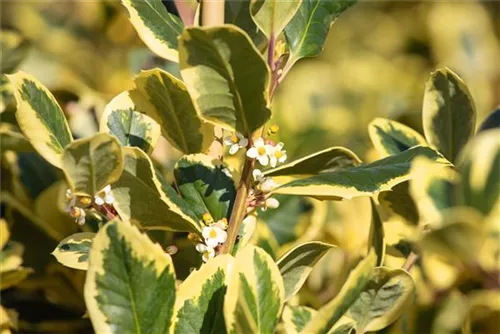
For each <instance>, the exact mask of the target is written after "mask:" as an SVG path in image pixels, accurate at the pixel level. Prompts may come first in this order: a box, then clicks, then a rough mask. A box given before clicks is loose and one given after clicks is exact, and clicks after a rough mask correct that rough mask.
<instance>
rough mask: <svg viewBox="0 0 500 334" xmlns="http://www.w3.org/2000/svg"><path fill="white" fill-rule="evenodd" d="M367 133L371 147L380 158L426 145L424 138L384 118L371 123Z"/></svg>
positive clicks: (404, 126)
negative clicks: (373, 147)
mask: <svg viewBox="0 0 500 334" xmlns="http://www.w3.org/2000/svg"><path fill="white" fill-rule="evenodd" d="M368 133H369V134H370V139H371V141H372V143H373V146H375V149H376V150H377V152H378V154H379V155H380V156H381V157H382V158H384V157H386V156H389V155H393V154H397V153H400V152H404V151H406V150H407V149H409V148H412V147H413V146H418V145H423V146H425V145H427V142H426V141H425V138H424V137H423V136H422V135H421V134H420V133H418V132H417V131H415V130H413V129H412V128H410V127H408V126H406V125H404V124H401V123H399V122H396V121H391V120H389V119H385V118H375V119H374V120H373V121H371V123H370V124H369V125H368Z"/></svg>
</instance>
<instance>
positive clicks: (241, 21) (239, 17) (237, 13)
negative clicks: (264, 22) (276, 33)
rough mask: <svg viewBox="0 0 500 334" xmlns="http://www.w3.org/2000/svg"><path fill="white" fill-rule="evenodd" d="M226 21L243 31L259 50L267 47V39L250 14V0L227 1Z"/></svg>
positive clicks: (225, 3)
mask: <svg viewBox="0 0 500 334" xmlns="http://www.w3.org/2000/svg"><path fill="white" fill-rule="evenodd" d="M224 21H225V23H229V24H233V25H235V26H237V27H239V28H241V29H243V30H244V31H245V32H246V33H247V34H248V36H249V37H250V38H251V39H252V41H253V43H254V45H255V46H256V47H257V48H258V49H259V50H261V49H263V48H264V47H265V44H266V37H265V36H264V34H263V33H262V32H261V31H260V30H259V28H258V27H257V25H256V24H255V22H254V20H253V18H252V15H251V14H250V0H240V1H225V2H224Z"/></svg>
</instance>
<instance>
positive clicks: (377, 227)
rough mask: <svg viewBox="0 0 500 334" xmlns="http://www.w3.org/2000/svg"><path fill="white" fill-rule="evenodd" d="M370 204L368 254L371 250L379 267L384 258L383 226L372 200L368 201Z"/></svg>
mask: <svg viewBox="0 0 500 334" xmlns="http://www.w3.org/2000/svg"><path fill="white" fill-rule="evenodd" d="M370 203H371V206H372V221H371V224H370V235H369V241H370V243H369V246H368V254H369V253H370V251H372V250H373V251H374V252H375V254H377V266H381V265H382V263H384V257H385V235H384V224H383V223H382V220H381V219H380V216H379V214H378V211H377V207H376V205H375V202H374V201H373V199H370Z"/></svg>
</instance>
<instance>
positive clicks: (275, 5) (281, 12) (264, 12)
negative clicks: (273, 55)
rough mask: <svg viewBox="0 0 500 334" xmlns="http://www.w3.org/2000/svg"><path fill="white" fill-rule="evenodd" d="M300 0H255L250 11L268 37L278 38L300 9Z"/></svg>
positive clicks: (251, 3)
mask: <svg viewBox="0 0 500 334" xmlns="http://www.w3.org/2000/svg"><path fill="white" fill-rule="evenodd" d="M300 3H301V1H300V0H290V1H280V0H253V1H251V2H250V13H251V15H252V18H253V20H254V21H255V24H256V25H257V26H258V27H259V28H260V30H262V32H263V33H264V35H266V37H267V38H270V37H271V35H273V36H274V38H277V37H278V36H279V34H280V33H281V32H282V31H283V29H285V26H286V25H287V24H288V22H290V20H291V19H292V17H293V16H294V15H295V13H296V12H297V9H299V6H300Z"/></svg>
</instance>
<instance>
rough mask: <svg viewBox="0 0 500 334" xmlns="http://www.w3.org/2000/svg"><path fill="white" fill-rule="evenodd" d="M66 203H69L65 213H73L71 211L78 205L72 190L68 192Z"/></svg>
mask: <svg viewBox="0 0 500 334" xmlns="http://www.w3.org/2000/svg"><path fill="white" fill-rule="evenodd" d="M66 201H67V202H68V203H67V204H66V207H65V208H64V211H65V212H71V209H72V208H73V207H74V206H75V204H76V196H75V195H73V192H72V191H71V189H67V190H66Z"/></svg>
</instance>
